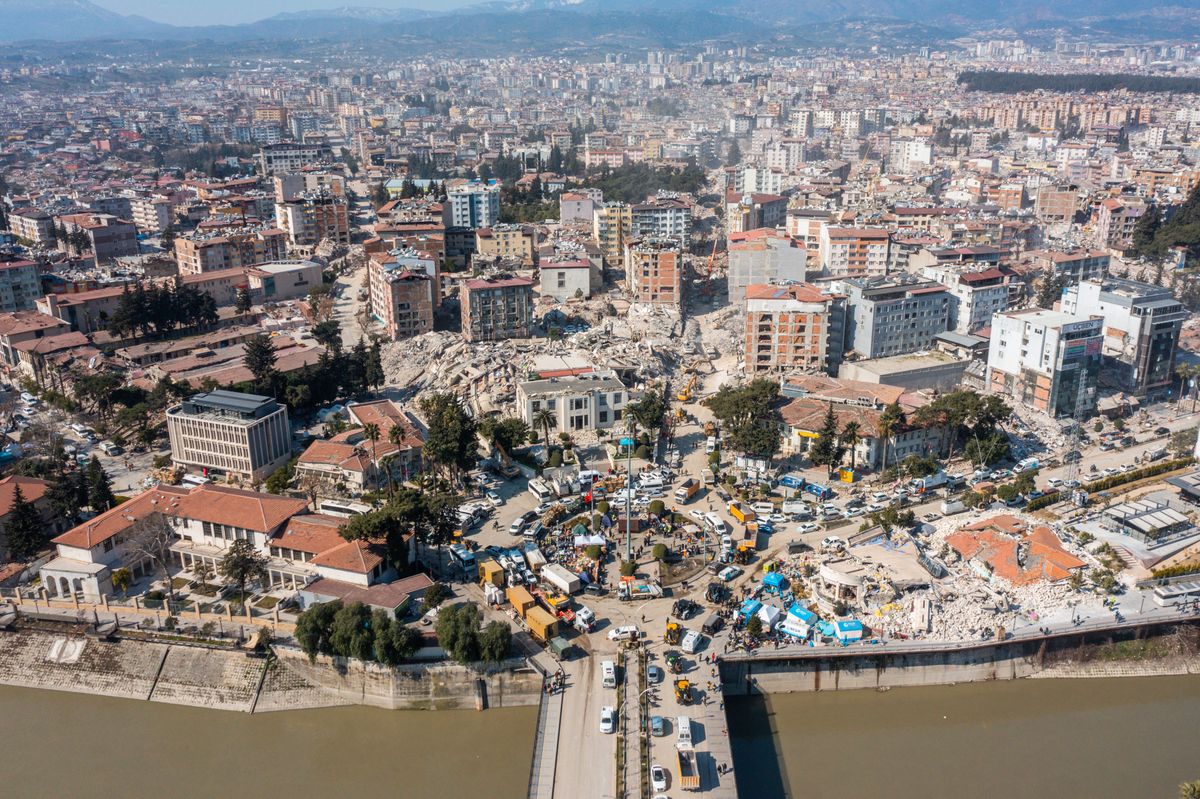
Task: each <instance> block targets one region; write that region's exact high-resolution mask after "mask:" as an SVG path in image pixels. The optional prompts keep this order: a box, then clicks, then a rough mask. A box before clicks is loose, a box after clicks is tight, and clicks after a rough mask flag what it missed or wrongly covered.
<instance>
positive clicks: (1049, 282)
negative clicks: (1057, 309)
mask: <svg viewBox="0 0 1200 799" xmlns="http://www.w3.org/2000/svg"><path fill="white" fill-rule="evenodd" d="M1069 283H1070V279H1069V278H1068V277H1067V276H1066V275H1063V274H1057V273H1055V272H1053V271H1052V270H1048V271H1046V272H1044V273H1043V274H1042V277H1041V280H1040V281H1039V282H1038V289H1037V294H1036V296H1035V298H1034V304H1035V305H1037V306H1038V307H1039V308H1053V307H1054V303H1056V302H1058V301H1059V300H1060V299H1062V292H1063V289H1064V288H1066V287H1067V285H1068V284H1069Z"/></svg>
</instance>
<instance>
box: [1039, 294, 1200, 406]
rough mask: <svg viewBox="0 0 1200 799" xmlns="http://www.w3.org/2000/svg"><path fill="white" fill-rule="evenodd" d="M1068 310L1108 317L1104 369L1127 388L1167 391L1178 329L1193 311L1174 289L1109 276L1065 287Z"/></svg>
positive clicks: (1145, 392) (1138, 392) (1136, 392)
mask: <svg viewBox="0 0 1200 799" xmlns="http://www.w3.org/2000/svg"><path fill="white" fill-rule="evenodd" d="M1062 309H1063V311H1064V312H1065V313H1069V314H1074V315H1076V316H1082V317H1094V316H1102V317H1103V318H1104V349H1103V359H1104V360H1103V368H1104V371H1105V372H1106V373H1108V375H1110V376H1112V377H1113V378H1114V379H1113V382H1114V383H1115V384H1116V385H1117V386H1119V387H1120V388H1121V390H1123V391H1127V392H1129V393H1131V394H1134V395H1136V396H1139V397H1142V396H1147V395H1155V394H1162V393H1165V392H1166V391H1168V390H1169V389H1170V388H1171V384H1172V383H1173V382H1174V380H1175V356H1176V352H1177V350H1178V346H1179V334H1180V332H1181V331H1182V330H1183V323H1184V322H1185V321H1186V320H1187V319H1188V317H1189V316H1190V314H1189V313H1188V310H1187V308H1185V307H1184V306H1183V304H1182V303H1181V302H1179V300H1177V299H1175V296H1174V294H1172V292H1171V290H1170V289H1169V288H1163V287H1161V286H1155V285H1153V284H1151V283H1142V282H1139V281H1137V280H1126V279H1121V278H1114V277H1109V278H1105V279H1104V280H1103V281H1094V280H1084V281H1081V282H1080V283H1079V284H1077V285H1074V286H1068V287H1067V289H1066V291H1064V292H1063V299H1062Z"/></svg>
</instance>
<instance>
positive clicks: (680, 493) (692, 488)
mask: <svg viewBox="0 0 1200 799" xmlns="http://www.w3.org/2000/svg"><path fill="white" fill-rule="evenodd" d="M699 490H700V481H699V480H697V479H696V478H694V477H689V478H688V479H686V480H684V481H683V482H682V483H680V484H679V487H678V488H676V489H675V501H676V502H678V503H679V504H681V505H682V504H683V503H684V502H687V501H689V500H690V499H691V498H692V497H694V496H696V492H697V491H699Z"/></svg>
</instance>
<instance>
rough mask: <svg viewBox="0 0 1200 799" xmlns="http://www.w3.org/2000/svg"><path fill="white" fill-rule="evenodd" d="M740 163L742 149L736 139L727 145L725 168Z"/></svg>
mask: <svg viewBox="0 0 1200 799" xmlns="http://www.w3.org/2000/svg"><path fill="white" fill-rule="evenodd" d="M741 162H742V148H741V146H739V145H738V142H737V139H734V140H733V141H731V142H730V143H729V154H728V155H727V156H726V158H725V166H737V165H738V164H740V163H741Z"/></svg>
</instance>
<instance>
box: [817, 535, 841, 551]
mask: <svg viewBox="0 0 1200 799" xmlns="http://www.w3.org/2000/svg"><path fill="white" fill-rule="evenodd" d="M845 548H846V539H844V538H842V537H841V536H836V535H827V536H825V537H824V538H822V539H821V549H845Z"/></svg>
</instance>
